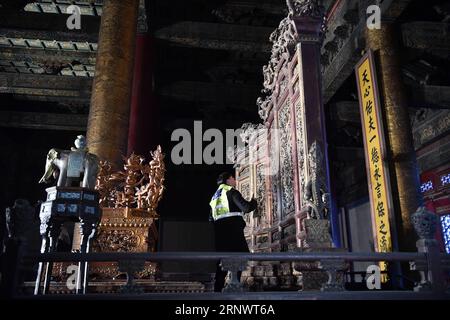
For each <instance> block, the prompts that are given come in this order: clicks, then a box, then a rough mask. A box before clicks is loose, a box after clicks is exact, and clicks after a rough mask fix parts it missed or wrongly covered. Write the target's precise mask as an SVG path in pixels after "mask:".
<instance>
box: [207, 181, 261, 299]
mask: <svg viewBox="0 0 450 320" xmlns="http://www.w3.org/2000/svg"><path fill="white" fill-rule="evenodd" d="M217 184H218V185H219V188H218V189H217V191H216V193H215V194H214V195H213V197H212V199H211V202H210V203H209V204H210V206H211V216H212V220H213V221H214V231H215V242H216V251H221V252H249V250H248V245H247V241H246V240H245V236H244V228H245V221H244V219H243V215H244V214H245V213H249V212H251V211H253V210H255V209H256V205H257V204H256V200H255V199H252V200H251V201H246V200H245V199H244V198H243V197H242V195H241V193H240V192H239V191H238V190H236V189H235V187H236V180H235V178H234V176H233V174H231V173H229V172H224V173H222V174H220V175H219V178H218V179H217ZM226 275H227V272H225V271H222V270H221V268H220V266H219V267H218V270H217V273H216V283H215V288H214V290H215V291H216V292H220V291H222V288H223V286H224V283H225V277H226ZM239 278H240V274H239Z"/></svg>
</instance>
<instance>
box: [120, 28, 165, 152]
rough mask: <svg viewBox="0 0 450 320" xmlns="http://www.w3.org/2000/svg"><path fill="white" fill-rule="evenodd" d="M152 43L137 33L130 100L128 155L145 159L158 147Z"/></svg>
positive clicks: (148, 38) (157, 119) (153, 48)
mask: <svg viewBox="0 0 450 320" xmlns="http://www.w3.org/2000/svg"><path fill="white" fill-rule="evenodd" d="M155 58H156V54H155V39H154V37H153V36H152V35H151V34H149V33H139V34H138V35H137V39H136V56H135V65H134V77H133V90H132V98H131V111H130V126H129V133H128V152H127V153H128V155H129V154H131V153H132V152H134V153H136V154H140V155H143V156H148V155H149V151H151V150H154V149H155V148H156V146H157V145H158V144H159V143H160V139H159V132H160V130H159V129H160V126H159V122H160V121H159V118H160V114H159V108H158V105H157V100H156V94H155V91H154V78H153V77H154V73H155V66H156V63H155Z"/></svg>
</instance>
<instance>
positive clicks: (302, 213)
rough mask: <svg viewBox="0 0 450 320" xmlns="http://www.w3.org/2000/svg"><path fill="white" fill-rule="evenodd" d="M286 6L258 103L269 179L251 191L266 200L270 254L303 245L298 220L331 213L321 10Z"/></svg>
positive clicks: (301, 2)
mask: <svg viewBox="0 0 450 320" xmlns="http://www.w3.org/2000/svg"><path fill="white" fill-rule="evenodd" d="M287 4H288V7H289V15H288V16H287V17H286V18H284V19H283V20H282V21H281V22H280V25H279V27H278V28H277V29H276V30H275V31H274V32H273V33H272V34H271V36H270V40H271V41H272V43H273V47H272V55H271V58H270V61H269V63H268V65H266V66H264V68H263V72H264V88H263V90H262V93H263V97H261V98H258V100H257V105H258V113H259V115H260V117H261V119H262V120H263V122H264V124H265V126H266V128H267V129H268V134H267V140H266V143H267V157H268V160H267V161H268V163H269V170H268V171H269V172H270V174H268V175H267V176H266V179H265V180H264V182H265V188H264V187H263V186H262V185H261V181H262V180H263V179H259V180H258V181H256V180H255V182H254V183H255V188H254V190H255V191H257V194H258V193H261V192H263V195H264V197H262V198H261V201H264V203H265V208H266V212H267V228H266V229H265V231H266V232H267V234H268V237H267V239H268V240H267V241H268V245H269V246H270V248H271V250H273V251H278V250H290V249H293V248H294V247H296V246H301V241H300V238H301V235H300V233H301V226H300V224H299V219H304V218H305V217H306V215H307V214H310V213H311V212H313V211H315V212H316V213H317V216H319V215H322V213H323V212H325V211H326V212H328V211H329V209H328V207H327V204H326V203H324V201H323V200H322V198H326V197H325V195H328V194H326V193H327V190H328V172H327V170H328V168H327V155H326V139H325V127H324V115H323V104H322V98H321V96H322V95H321V76H320V62H319V55H320V46H321V39H322V36H323V32H324V28H325V25H324V23H323V22H324V20H323V18H324V12H323V7H321V6H320V5H318V2H317V1H314V0H292V1H287ZM253 170H255V169H253ZM256 171H257V170H256ZM256 171H255V172H256ZM306 190H309V192H306ZM312 190H314V191H312ZM307 194H308V199H306V197H305V195H307ZM311 194H312V195H311ZM322 196H324V197H322ZM254 225H256V224H254ZM258 230H259V231H258V232H261V228H259V229H258ZM252 234H253V236H255V234H256V230H253V231H252Z"/></svg>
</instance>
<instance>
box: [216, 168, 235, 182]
mask: <svg viewBox="0 0 450 320" xmlns="http://www.w3.org/2000/svg"><path fill="white" fill-rule="evenodd" d="M230 177H234V174H233V173H231V172H228V171H227V172H222V173H221V174H219V177H217V185H221V184H222V183H226V182H227V180H228V179H229V178H230Z"/></svg>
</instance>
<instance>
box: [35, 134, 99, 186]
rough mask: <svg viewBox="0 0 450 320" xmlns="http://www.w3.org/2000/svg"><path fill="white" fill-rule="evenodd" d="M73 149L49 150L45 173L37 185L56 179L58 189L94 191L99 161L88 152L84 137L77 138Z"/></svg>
mask: <svg viewBox="0 0 450 320" xmlns="http://www.w3.org/2000/svg"><path fill="white" fill-rule="evenodd" d="M75 147H76V148H73V147H72V149H71V150H60V149H51V150H50V151H49V152H48V154H47V162H46V165H45V173H44V175H43V176H42V178H41V180H40V181H39V183H49V182H50V181H51V180H52V179H57V186H58V187H72V186H76V187H83V188H87V189H94V188H95V183H96V179H97V173H98V170H99V169H98V168H99V160H98V158H97V156H96V155H94V154H92V153H89V152H88V149H87V147H86V138H85V137H84V136H82V135H79V136H78V137H77V139H76V140H75ZM74 183H76V185H73V184H74Z"/></svg>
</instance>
